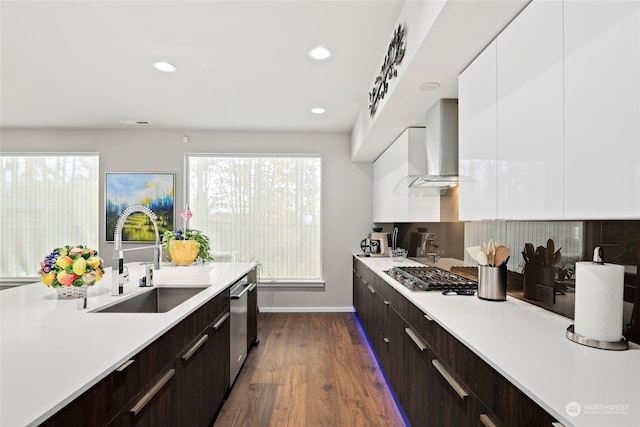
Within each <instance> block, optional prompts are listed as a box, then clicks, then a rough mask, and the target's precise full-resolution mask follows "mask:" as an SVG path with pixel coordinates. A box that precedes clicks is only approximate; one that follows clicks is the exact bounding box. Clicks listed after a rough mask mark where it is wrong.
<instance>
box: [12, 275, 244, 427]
mask: <svg viewBox="0 0 640 427" xmlns="http://www.w3.org/2000/svg"><path fill="white" fill-rule="evenodd" d="M127 266H128V269H129V273H130V275H131V280H130V281H129V283H127V284H126V285H125V286H124V295H122V296H111V268H107V269H106V271H105V275H104V277H103V279H102V280H100V281H99V282H97V283H96V284H95V286H92V287H90V288H89V290H88V308H87V309H86V310H78V309H77V303H76V300H75V299H58V297H57V293H56V292H55V290H53V289H49V288H47V287H46V286H45V285H43V284H42V283H34V284H30V285H24V286H17V287H15V288H13V289H7V290H3V291H2V292H0V309H1V311H0V319H1V325H0V328H1V329H0V331H1V335H0V426H2V427H18V426H26V425H36V424H38V423H40V422H42V421H44V420H45V419H47V418H48V417H50V416H51V415H53V414H54V413H56V412H57V411H58V410H60V409H61V408H63V407H64V406H65V405H67V404H68V403H69V402H71V401H72V400H73V399H74V398H76V397H77V396H79V395H80V394H82V393H83V392H84V391H86V390H88V389H89V388H90V387H91V386H93V385H94V384H96V383H97V382H98V381H99V380H101V379H102V378H104V377H105V376H107V375H108V374H109V373H111V372H112V371H113V370H114V369H115V368H117V367H118V366H120V365H121V364H122V363H124V362H125V361H126V360H128V359H129V358H130V357H131V356H133V355H135V354H136V353H138V352H139V351H140V350H142V349H143V348H145V347H146V346H147V345H148V344H149V343H151V342H153V341H154V340H155V339H156V338H158V337H159V336H161V335H162V334H163V333H164V332H166V331H168V330H169V329H171V327H173V326H174V325H176V324H177V323H178V322H180V321H181V320H182V319H184V318H185V317H186V316H187V315H188V314H189V313H191V312H193V311H194V310H195V309H197V308H198V307H200V306H202V305H203V304H204V303H206V302H207V301H209V300H210V299H211V298H213V297H215V296H216V295H217V294H219V293H220V292H221V291H222V290H223V289H225V288H227V287H228V286H229V285H231V284H233V283H234V282H235V281H236V280H238V279H239V278H241V277H242V276H244V275H245V274H246V273H247V272H248V271H249V270H251V269H252V268H253V267H254V266H255V264H253V263H211V264H207V265H195V266H188V267H175V266H165V265H163V266H162V268H161V269H160V270H156V271H154V285H155V286H161V285H172V286H176V285H185V286H189V285H192V286H193V285H209V287H208V288H207V289H206V290H204V291H202V292H200V293H198V294H197V295H195V296H194V297H192V298H190V299H189V300H187V301H185V302H184V303H182V304H180V305H178V306H177V307H175V308H174V309H172V310H170V311H168V312H166V313H158V314H155V313H154V314H150V313H140V314H136V313H131V314H128V313H100V314H96V313H91V311H93V310H95V309H97V308H98V307H101V306H105V305H110V304H113V303H114V302H116V301H120V300H122V299H124V298H126V297H127V296H131V295H135V294H138V293H141V292H146V291H148V290H149V289H150V288H140V287H138V285H137V279H138V278H139V277H141V276H142V275H143V274H141V272H142V271H143V270H142V269H141V267H140V266H139V263H129V264H127Z"/></svg>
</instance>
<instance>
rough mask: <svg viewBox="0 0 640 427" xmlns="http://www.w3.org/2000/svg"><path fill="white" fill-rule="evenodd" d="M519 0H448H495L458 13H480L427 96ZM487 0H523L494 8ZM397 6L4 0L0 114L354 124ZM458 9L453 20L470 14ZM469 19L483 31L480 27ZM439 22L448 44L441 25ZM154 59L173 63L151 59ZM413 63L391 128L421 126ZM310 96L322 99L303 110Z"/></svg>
mask: <svg viewBox="0 0 640 427" xmlns="http://www.w3.org/2000/svg"><path fill="white" fill-rule="evenodd" d="M525 2H526V0H499V1H492V2H489V1H485V0H468V1H467V2H461V1H460V2H458V1H457V0H456V3H459V4H464V3H469V4H471V3H475V4H476V5H477V4H481V3H486V4H487V5H488V4H490V3H491V4H492V6H491V7H485V8H484V9H485V10H486V16H479V17H474V16H468V17H464V16H463V21H466V20H470V21H474V19H475V22H474V25H468V26H469V27H470V28H471V32H469V34H468V37H467V38H466V39H463V41H465V40H466V41H465V43H467V48H466V49H461V52H460V54H459V55H457V56H456V52H455V51H451V50H450V49H449V51H448V50H447V48H446V47H445V48H444V49H443V46H442V45H440V46H439V51H444V52H446V55H445V56H444V57H443V58H444V61H445V63H442V64H440V65H439V66H438V73H439V74H438V76H437V78H438V79H440V80H442V81H441V84H442V85H443V88H444V90H443V91H440V92H438V91H434V93H433V94H430V95H428V96H432V97H443V96H442V95H444V97H450V96H454V97H455V96H457V89H456V87H457V85H456V82H457V75H458V73H459V72H460V70H461V69H462V68H463V67H464V66H466V64H468V63H469V61H470V60H471V59H473V57H475V55H477V53H478V52H479V51H480V50H481V49H482V48H483V47H484V46H485V45H486V44H487V43H488V41H489V40H490V39H491V38H492V37H493V36H495V34H497V32H498V31H499V30H500V29H501V28H503V27H504V25H505V23H506V22H508V20H509V19H511V17H512V16H513V15H515V13H517V11H518V10H519V9H521V8H522V4H523V3H525ZM494 3H495V4H509V3H515V4H516V5H517V6H510V7H506V8H503V9H502V10H498V9H496V6H493V4H494ZM402 6H403V1H402V0H354V1H344V0H343V1H330V0H289V1H273V0H259V1H247V0H234V1H221V0H201V1H187V0H173V1H153V0H129V1H91V0H84V1H82V0H75V1H55V0H48V1H28V0H19V1H6V0H1V1H0V24H1V26H0V36H1V52H0V53H1V57H0V60H1V63H0V66H1V74H0V127H1V128H3V129H25V128H26V129H123V128H130V127H131V125H124V124H122V123H121V121H123V120H145V121H149V122H151V125H145V126H146V127H147V128H153V129H187V130H216V129H226V130H229V129H242V130H283V131H287V130H294V131H326V132H350V131H351V130H352V128H353V127H354V123H355V122H356V119H357V116H358V113H359V111H361V110H362V109H366V107H367V100H368V92H369V91H370V90H371V87H372V86H373V81H374V79H375V76H376V75H377V73H378V71H379V67H380V64H381V62H382V59H383V57H384V54H385V53H386V50H387V46H388V45H389V42H390V39H391V36H392V34H393V30H394V29H395V27H396V25H397V23H398V17H399V15H400V11H401V9H402ZM457 9H461V8H456V10H457ZM462 9H464V8H462ZM494 10H496V12H495V13H493V12H492V11H494ZM456 13H457V14H458V15H456ZM456 13H449V15H451V16H449V17H447V19H448V20H457V19H458V18H459V16H460V14H462V15H464V11H463V10H462V11H458V12H456ZM476 13H477V12H473V14H476ZM492 15H495V19H492ZM447 22H448V21H443V23H442V24H441V27H447ZM465 25H466V24H465ZM474 26H475V27H482V28H483V30H482V34H480V35H474V34H473V31H475V30H473V28H475V27H474ZM459 27H460V26H456V28H457V29H456V31H460V29H459ZM462 31H465V30H464V26H463V27H462ZM439 34H440V36H439V37H440V38H439V39H438V40H440V41H441V42H444V43H446V40H447V38H446V32H445V33H443V32H442V31H440V32H439ZM442 34H444V35H445V37H444V38H443V37H442ZM469 40H472V42H471V43H470V44H469ZM459 42H460V41H459V40H457V41H456V43H459ZM317 44H322V45H325V46H327V47H329V48H330V49H331V50H332V51H333V56H332V57H331V58H330V59H329V60H327V61H324V62H318V61H314V60H311V59H310V58H309V57H308V56H307V51H308V50H309V49H310V48H311V47H313V46H315V45H317ZM424 45H425V49H433V46H432V45H433V43H431V44H430V43H424ZM428 54H429V52H428V51H425V55H424V56H427V55H428ZM440 55H441V56H443V55H442V54H440ZM158 60H166V61H169V62H171V63H173V64H175V65H176V66H177V67H178V71H177V72H176V73H172V74H166V73H161V72H158V71H156V70H155V69H154V68H153V63H154V62H155V61H158ZM449 61H450V63H451V66H450V67H449V68H447V63H449ZM416 64H418V65H416V66H413V67H412V68H413V71H412V72H408V73H407V76H408V77H407V78H406V79H405V80H404V82H403V87H404V89H403V90H400V89H401V88H400V87H399V88H398V89H399V90H398V91H397V92H398V93H399V94H402V97H403V100H396V102H395V104H396V107H394V106H393V104H394V103H391V102H387V105H385V109H386V111H381V112H380V115H381V117H382V114H383V113H384V115H385V117H388V119H387V121H390V122H391V124H392V125H393V126H392V127H394V126H395V127H402V126H404V127H406V126H407V125H415V123H412V122H413V121H415V120H416V118H417V117H422V115H423V114H424V112H425V111H426V109H427V108H428V107H429V106H430V105H425V103H427V104H428V103H429V102H430V100H429V99H425V98H424V97H425V95H424V93H419V91H417V90H415V91H413V90H411V89H410V88H416V87H418V86H419V84H421V83H423V82H424V81H423V80H422V79H425V78H426V77H427V76H425V75H424V73H421V72H420V71H421V70H416V67H418V66H420V67H421V66H422V65H420V61H416ZM411 92H416V95H415V96H414V95H412V94H411ZM452 92H453V93H452ZM412 97H413V98H412ZM317 106H321V107H323V108H325V109H326V110H327V112H326V113H325V114H323V115H314V114H312V113H310V111H309V110H310V109H311V108H313V107H317ZM403 117H405V118H404V119H403ZM380 123H382V124H383V126H384V127H387V126H386V125H385V124H384V123H385V121H384V120H381V121H380ZM138 127H140V126H138ZM378 127H380V126H378ZM374 130H375V129H374ZM394 132H395V131H394ZM379 133H380V134H381V135H384V131H380V132H379ZM385 138H386V135H385ZM389 142H390V141H389ZM372 156H373V154H372Z"/></svg>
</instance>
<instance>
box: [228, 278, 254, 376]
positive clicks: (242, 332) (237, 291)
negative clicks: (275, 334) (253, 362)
mask: <svg viewBox="0 0 640 427" xmlns="http://www.w3.org/2000/svg"><path fill="white" fill-rule="evenodd" d="M250 289H251V286H250V285H249V282H248V280H247V276H244V277H243V278H242V279H240V280H238V281H237V282H236V283H234V284H233V285H232V286H231V318H230V319H229V321H230V324H229V326H230V329H231V335H230V348H231V352H230V355H231V357H230V360H229V363H230V369H229V386H232V385H233V383H234V381H235V380H236V377H237V376H238V372H240V368H242V364H243V363H244V359H246V357H247V293H248V292H249V290H250Z"/></svg>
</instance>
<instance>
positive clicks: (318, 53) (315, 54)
mask: <svg viewBox="0 0 640 427" xmlns="http://www.w3.org/2000/svg"><path fill="white" fill-rule="evenodd" d="M330 56H331V51H330V50H329V49H327V48H326V47H324V46H316V47H314V48H313V49H311V50H310V51H309V57H310V58H312V59H317V60H318V61H322V60H323V59H327V58H329V57H330Z"/></svg>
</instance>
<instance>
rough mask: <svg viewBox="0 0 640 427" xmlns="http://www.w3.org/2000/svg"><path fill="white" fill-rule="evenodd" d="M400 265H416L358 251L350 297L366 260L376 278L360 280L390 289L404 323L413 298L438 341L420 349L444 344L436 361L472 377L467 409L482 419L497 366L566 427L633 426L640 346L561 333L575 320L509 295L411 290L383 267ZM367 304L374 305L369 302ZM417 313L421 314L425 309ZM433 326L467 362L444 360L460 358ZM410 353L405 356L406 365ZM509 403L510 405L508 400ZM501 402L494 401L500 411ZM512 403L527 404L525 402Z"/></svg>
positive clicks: (638, 414) (639, 414)
mask: <svg viewBox="0 0 640 427" xmlns="http://www.w3.org/2000/svg"><path fill="white" fill-rule="evenodd" d="M398 265H406V266H410V265H415V266H420V265H421V264H420V263H417V262H415V261H411V260H405V261H403V262H402V263H398V262H394V261H392V260H391V259H390V258H387V257H380V258H368V257H359V256H355V257H354V267H355V273H354V298H355V296H356V294H355V292H356V286H357V284H356V281H357V280H360V281H361V282H362V280H361V279H362V278H363V276H362V275H361V272H358V269H360V267H361V266H364V267H365V269H368V270H369V271H370V272H371V273H373V276H372V277H369V278H367V277H364V281H365V282H367V281H368V282H372V278H373V283H365V284H366V285H368V286H369V287H370V289H369V290H367V286H364V289H365V290H364V294H365V295H366V294H367V292H368V291H370V292H373V293H374V294H375V293H377V292H378V291H379V289H380V288H382V292H386V291H385V288H384V287H382V285H380V283H383V284H384V286H388V287H389V288H390V289H392V290H393V291H392V292H391V291H390V292H389V293H390V294H391V296H392V299H390V297H389V294H385V295H384V297H383V298H381V299H382V300H384V304H386V305H384V306H383V307H388V304H389V303H390V304H391V306H393V305H394V304H395V305H396V306H398V307H400V308H399V309H398V313H400V314H401V315H402V313H403V312H406V313H408V317H407V318H406V319H407V321H406V323H404V326H401V327H402V328H403V329H404V328H406V327H407V324H411V323H413V322H414V320H415V321H416V322H418V321H420V319H418V320H416V319H417V317H416V316H414V317H411V309H408V310H407V309H404V308H403V304H404V303H403V301H408V302H409V303H411V304H410V306H412V307H415V308H417V310H419V311H420V312H421V313H423V314H424V315H426V316H424V317H425V318H426V319H427V320H428V322H426V323H429V324H430V325H431V326H429V327H430V328H431V329H432V330H433V331H434V332H432V334H433V336H434V337H435V338H434V343H435V344H434V345H433V346H432V347H433V350H429V349H423V352H424V351H429V352H430V354H432V355H434V356H433V357H434V358H435V359H438V357H439V356H438V354H437V353H438V352H441V351H443V353H441V354H442V355H443V356H442V357H441V359H440V361H441V362H442V363H443V364H444V365H445V369H447V370H454V371H455V369H456V368H460V372H461V374H460V376H458V377H456V378H455V380H456V381H461V382H462V383H464V382H465V381H466V382H467V384H471V389H473V388H474V387H476V388H477V390H478V392H477V401H476V403H474V405H475V406H474V407H473V408H471V410H472V411H476V413H477V414H480V418H481V420H480V421H481V422H482V416H485V420H486V419H487V418H486V417H487V415H486V414H484V413H481V412H482V411H486V410H489V412H490V411H491V408H487V407H486V406H484V405H487V406H488V403H489V402H486V401H482V400H483V399H484V398H485V397H486V398H491V399H494V398H495V401H499V400H500V398H501V397H500V396H499V394H500V393H488V392H486V389H487V387H488V386H487V378H490V377H488V376H487V375H484V376H482V375H483V373H484V374H486V373H487V372H490V371H492V370H494V371H495V372H497V374H498V376H501V377H503V378H504V379H506V381H507V382H508V383H510V384H512V385H513V386H515V387H516V388H517V390H519V392H522V393H523V394H524V395H526V397H527V398H528V399H530V400H531V401H533V402H535V404H537V405H538V406H539V407H540V408H542V410H543V411H546V412H547V413H548V415H549V416H550V418H552V419H554V420H555V421H554V422H560V423H561V425H564V426H566V427H568V426H593V427H596V426H597V427H601V426H605V425H606V426H637V425H638V420H640V393H639V392H638V386H639V385H640V370H638V367H639V366H640V346H638V345H636V344H633V343H630V345H629V349H628V350H625V351H607V350H600V349H595V348H590V347H586V346H582V345H579V344H576V343H574V342H572V341H570V340H569V339H567V338H566V337H565V331H566V329H567V327H568V326H569V325H570V324H572V323H573V320H571V319H570V318H567V317H563V316H561V315H558V314H555V313H552V312H549V311H547V310H544V309H542V308H540V307H537V306H534V305H531V304H528V303H526V302H524V301H521V300H519V299H516V298H513V297H510V296H508V297H507V300H506V301H500V302H496V301H485V300H481V299H479V298H477V297H476V296H461V295H455V294H450V295H447V296H445V295H442V293H441V292H439V291H428V292H425V291H411V290H409V289H407V288H406V287H405V286H403V285H401V284H400V283H399V282H397V281H396V280H394V279H392V278H391V277H390V276H388V275H387V274H386V273H385V271H386V270H388V269H390V268H392V267H393V266H398ZM453 265H455V262H453V263H452V262H451V260H447V263H441V264H438V265H437V266H439V267H444V268H447V269H449V268H450V266H453ZM365 272H366V271H365ZM394 294H399V295H400V296H401V297H402V298H401V299H402V300H400V299H399V298H397V297H394ZM374 301H375V298H374ZM373 304H375V302H374V303H373ZM356 308H357V307H356ZM394 309H395V307H394ZM366 310H368V311H370V312H371V311H372V310H371V308H367V309H366ZM403 310H404V311H403ZM359 314H360V313H359ZM365 316H366V314H365ZM419 317H420V318H422V314H421V315H420V316H419ZM422 321H424V319H422ZM374 322H375V320H374V321H371V324H375V323H374ZM385 322H387V321H386V320H385V321H383V324H384V323H385ZM363 323H365V322H363ZM410 326H411V327H413V326H414V325H412V324H411V325H410ZM374 329H375V328H373V329H372V331H373V330H374ZM437 329H443V330H444V331H446V335H450V336H452V337H453V338H454V339H453V340H449V342H451V341H456V340H457V341H458V342H459V343H461V346H460V347H464V351H466V352H469V354H470V355H471V356H472V357H470V358H469V357H468V358H466V359H465V363H461V364H460V365H458V366H453V365H451V364H449V366H446V365H447V362H448V361H449V360H452V361H453V362H457V361H456V360H455V357H456V356H455V355H452V354H451V352H450V349H451V348H457V347H448V348H447V347H446V346H441V345H440V344H441V342H442V341H438V339H440V338H439V337H442V336H443V334H442V333H440V332H438V331H437ZM368 332H369V331H368ZM402 332H404V330H403V331H402ZM414 332H415V331H414ZM417 332H420V331H419V330H418V331H417ZM414 335H415V334H414ZM419 341H420V340H419V339H418V342H419ZM387 342H388V341H387ZM392 342H393V340H392ZM374 347H375V345H374ZM411 347H412V345H411V344H410V345H409V346H405V357H409V356H407V355H409V354H410V353H408V351H409V350H408V349H410V348H411ZM447 352H449V353H447ZM465 356H468V355H465ZM474 358H475V362H474V363H475V366H478V367H479V370H480V373H479V372H478V371H476V370H473V369H469V366H470V365H472V363H467V362H469V361H471V362H473V360H474ZM408 360H409V359H405V363H406V364H408ZM429 362H430V360H429ZM440 366H441V365H440ZM388 374H389V372H388ZM416 375H417V374H416ZM405 376H406V375H405ZM414 379H415V376H414ZM501 384H502V385H503V386H504V384H506V383H505V382H503V383H501ZM509 387H511V386H509ZM503 390H504V389H503ZM472 391H473V390H472ZM405 397H407V396H405ZM410 397H411V396H408V398H410ZM472 397H473V398H474V399H475V397H474V396H472ZM421 399H422V400H421V401H422V402H423V406H425V405H424V402H426V401H428V400H429V395H428V392H427V395H425V396H421ZM456 399H457V400H456ZM401 400H402V397H401ZM462 400H464V399H462ZM468 400H469V398H467V401H468ZM408 401H410V399H409V400H408ZM459 401H460V399H459V398H458V396H457V395H456V396H455V398H454V399H453V400H452V402H453V404H456V403H458V402H459ZM509 404H510V405H512V406H513V405H515V403H513V402H510V403H509ZM507 406H508V405H507ZM405 409H406V408H405ZM463 409H469V407H466V408H463ZM503 409H504V408H498V410H499V411H502V410H503ZM513 410H514V411H519V410H520V411H524V408H513ZM489 412H488V413H489ZM470 418H472V423H471V424H472V425H476V424H477V423H478V421H477V415H473V414H472V415H471V416H470ZM531 423H534V424H535V421H533V420H530V421H529V425H534V424H531ZM549 424H550V423H549ZM457 425H463V424H457ZM465 425H466V424H465ZM477 425H481V424H477ZM543 425H547V424H543ZM556 425H560V424H556Z"/></svg>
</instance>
